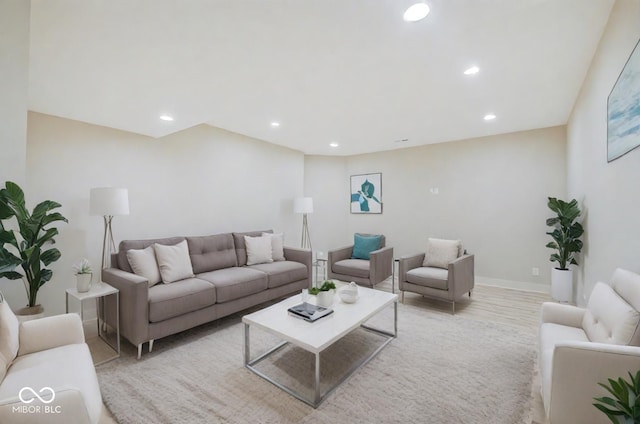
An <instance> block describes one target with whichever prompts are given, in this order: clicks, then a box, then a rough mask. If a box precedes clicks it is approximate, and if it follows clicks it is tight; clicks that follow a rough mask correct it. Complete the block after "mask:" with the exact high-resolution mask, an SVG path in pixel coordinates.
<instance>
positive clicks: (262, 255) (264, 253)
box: [244, 236, 273, 265]
mask: <svg viewBox="0 0 640 424" xmlns="http://www.w3.org/2000/svg"><path fill="white" fill-rule="evenodd" d="M244 245H245V246H246V248H247V265H255V264H265V263H269V262H273V257H272V256H271V237H249V236H244Z"/></svg>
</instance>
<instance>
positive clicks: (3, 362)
mask: <svg viewBox="0 0 640 424" xmlns="http://www.w3.org/2000/svg"><path fill="white" fill-rule="evenodd" d="M19 328H20V324H19V323H18V318H16V316H15V315H14V313H13V311H11V308H10V307H9V304H8V303H7V302H6V301H4V299H3V298H2V295H1V294H0V382H1V381H2V379H3V378H4V375H5V373H6V372H7V369H8V368H9V366H10V365H11V362H12V361H13V360H14V359H15V357H16V355H17V354H18V348H19V343H20V337H19V333H18V329H19Z"/></svg>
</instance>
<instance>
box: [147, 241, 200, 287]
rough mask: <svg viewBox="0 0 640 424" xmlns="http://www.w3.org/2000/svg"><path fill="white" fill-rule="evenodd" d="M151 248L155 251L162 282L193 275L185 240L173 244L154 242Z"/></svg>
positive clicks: (166, 282) (171, 281) (170, 281)
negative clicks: (165, 244)
mask: <svg viewBox="0 0 640 424" xmlns="http://www.w3.org/2000/svg"><path fill="white" fill-rule="evenodd" d="M153 250H155V252H156V259H157V261H158V267H159V268H160V275H161V276H162V282H163V283H165V284H168V283H173V282H174V281H178V280H184V279H185V278H191V277H193V268H192V267H191V258H190V257H189V246H188V245H187V241H186V240H184V241H182V242H180V243H178V244H176V245H173V246H164V245H162V244H158V243H156V244H154V245H153Z"/></svg>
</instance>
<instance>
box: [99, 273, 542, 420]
mask: <svg viewBox="0 0 640 424" xmlns="http://www.w3.org/2000/svg"><path fill="white" fill-rule="evenodd" d="M376 289H379V290H385V291H389V292H391V279H390V278H388V279H387V280H386V281H384V282H382V283H380V284H378V285H377V286H376ZM395 290H396V293H397V292H398V286H397V283H396V285H395ZM548 301H551V297H550V296H549V294H547V293H539V292H532V291H523V290H515V289H506V288H502V287H494V286H484V285H476V287H475V289H474V290H473V293H472V295H471V298H469V297H465V298H464V299H462V300H461V301H459V302H457V303H456V315H458V316H460V317H463V318H468V319H474V320H479V321H490V322H497V323H503V324H508V325H515V326H519V327H522V328H525V329H527V330H529V331H531V332H532V333H534V334H537V331H538V325H539V321H540V306H541V305H542V303H543V302H548ZM404 302H405V303H406V304H409V305H416V306H420V307H424V308H425V309H429V310H430V311H432V312H433V311H435V312H438V313H441V314H444V315H449V314H451V305H450V304H449V303H446V302H443V301H438V300H433V299H427V298H424V297H422V296H420V295H417V294H415V293H405V298H404ZM88 330H89V331H92V332H93V333H94V334H95V333H96V327H95V323H94V325H93V326H90V327H88ZM87 343H88V344H89V348H90V350H91V354H92V356H93V359H94V362H96V363H97V362H100V361H102V360H104V359H105V358H107V357H109V356H111V355H112V354H113V351H112V350H110V349H109V348H108V347H107V346H106V344H105V343H104V342H103V341H102V340H101V339H98V338H97V337H96V336H93V335H92V334H91V333H89V334H87ZM122 343H128V342H127V341H125V340H123V341H122ZM116 360H117V359H116ZM536 368H537V367H536ZM531 407H532V411H531V424H547V420H546V417H545V413H544V407H543V405H542V397H541V396H540V378H539V376H538V372H537V369H536V371H535V376H534V381H533V386H532V390H531ZM103 422H104V423H115V421H113V420H112V418H111V417H110V415H109V414H108V412H107V413H105V416H104V421H103Z"/></svg>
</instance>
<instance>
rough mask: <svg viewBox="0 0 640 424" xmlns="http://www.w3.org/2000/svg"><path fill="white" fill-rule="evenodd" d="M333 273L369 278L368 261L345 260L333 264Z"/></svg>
mask: <svg viewBox="0 0 640 424" xmlns="http://www.w3.org/2000/svg"><path fill="white" fill-rule="evenodd" d="M333 272H335V273H337V274H344V275H353V276H355V277H361V278H369V272H370V266H369V261H367V260H364V259H345V260H342V261H338V262H336V263H334V264H333Z"/></svg>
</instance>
